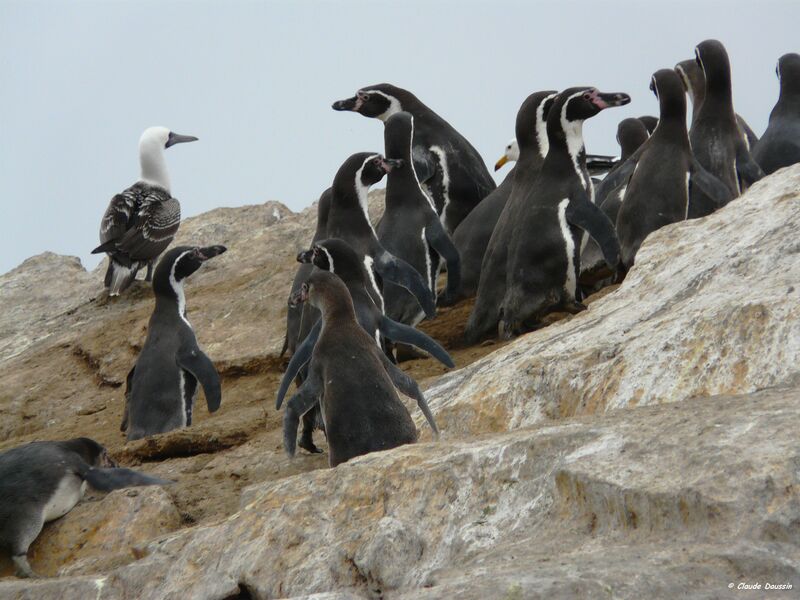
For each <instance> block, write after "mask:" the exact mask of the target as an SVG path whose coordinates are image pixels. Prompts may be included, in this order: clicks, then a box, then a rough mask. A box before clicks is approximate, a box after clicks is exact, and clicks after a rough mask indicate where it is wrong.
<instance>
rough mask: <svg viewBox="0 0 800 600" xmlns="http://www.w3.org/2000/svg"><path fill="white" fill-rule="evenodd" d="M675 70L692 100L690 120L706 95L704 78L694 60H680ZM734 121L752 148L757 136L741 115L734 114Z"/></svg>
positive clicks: (693, 118) (698, 112)
mask: <svg viewBox="0 0 800 600" xmlns="http://www.w3.org/2000/svg"><path fill="white" fill-rule="evenodd" d="M675 71H676V72H677V73H678V75H680V78H681V82H683V88H684V89H685V90H686V93H687V94H689V99H690V100H691V101H692V122H693V123H694V120H695V119H696V118H697V115H699V114H700V107H701V106H703V100H705V97H706V78H705V76H704V75H703V69H701V68H700V65H698V64H697V61H696V60H693V59H689V60H682V61H681V62H679V63H678V64H677V65H675ZM736 122H737V123H738V124H739V129H740V130H741V132H742V135H743V136H744V139H745V142H746V143H747V147H748V148H749V149H750V150H752V149H753V147H754V146H755V145H756V143H757V142H758V136H757V135H756V134H755V132H753V130H752V129H751V128H750V126H749V125H748V124H747V121H745V120H744V119H743V118H742V117H741V115H738V114H737V115H736Z"/></svg>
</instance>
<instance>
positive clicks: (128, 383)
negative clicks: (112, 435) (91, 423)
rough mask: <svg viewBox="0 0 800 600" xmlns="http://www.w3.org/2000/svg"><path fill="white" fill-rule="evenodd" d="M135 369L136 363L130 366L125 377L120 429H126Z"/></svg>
mask: <svg viewBox="0 0 800 600" xmlns="http://www.w3.org/2000/svg"><path fill="white" fill-rule="evenodd" d="M134 371H136V365H133V366H132V367H131V370H130V371H128V376H127V377H126V378H125V404H124V405H123V407H122V423H120V426H119V430H120V431H128V405H129V403H130V401H131V388H132V387H133V373H134Z"/></svg>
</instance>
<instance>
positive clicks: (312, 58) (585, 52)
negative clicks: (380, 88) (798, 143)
mask: <svg viewBox="0 0 800 600" xmlns="http://www.w3.org/2000/svg"><path fill="white" fill-rule="evenodd" d="M798 22H800V2H797V1H796V0H785V1H782V2H781V1H777V0H776V1H770V2H767V1H763V0H760V1H758V2H755V1H751V2H735V1H723V2H701V1H694V2H670V1H667V0H664V1H660V2H649V1H647V2H645V1H641V2H615V1H612V0H606V1H605V2H597V1H593V2H577V1H576V2H552V3H550V2H548V3H533V2H503V1H501V0H491V1H486V2H465V1H464V0H461V1H457V2H434V1H432V0H422V1H408V0H405V1H400V0H395V1H392V2H382V1H369V2H343V1H338V2H313V3H312V2H299V1H293V2H237V1H230V0H228V1H219V2H163V1H160V2H141V1H136V2H134V1H126V2H119V1H113V2H112V1H103V2H89V1H78V2H69V3H67V2H55V1H50V2H36V1H25V2H17V1H8V0H0V134H1V136H2V137H0V193H1V194H2V201H1V202H2V204H1V206H2V223H3V235H2V237H1V238H0V272H5V271H7V270H9V269H11V268H13V267H14V266H16V265H17V264H19V263H20V262H21V261H22V260H24V259H25V258H27V257H28V256H31V255H33V254H37V253H39V252H43V251H44V250H52V251H55V252H59V253H62V254H71V255H77V256H80V257H81V259H82V260H83V262H84V265H86V266H88V267H93V266H94V265H95V264H96V263H97V260H98V259H97V257H90V255H89V251H90V250H91V249H92V248H93V247H94V246H96V245H97V243H98V238H97V230H98V224H99V221H100V218H101V216H102V214H103V211H104V210H105V208H106V205H107V203H108V200H109V199H110V198H111V196H112V195H113V194H115V193H117V192H119V191H121V190H123V189H124V188H125V187H127V186H128V185H130V184H132V183H133V182H134V181H135V180H136V179H137V177H138V173H139V165H138V154H137V143H138V139H139V135H140V134H141V132H142V131H143V130H144V129H145V128H146V127H147V126H150V125H164V126H166V127H169V128H170V129H172V130H173V131H176V132H178V133H185V134H192V135H196V136H198V137H199V138H200V141H199V142H196V143H194V144H187V145H179V146H176V147H174V148H171V149H170V150H168V151H167V162H168V165H169V169H170V176H171V179H172V192H173V194H174V195H175V196H176V197H177V198H178V199H179V200H180V201H181V206H182V209H183V214H184V216H185V217H187V216H191V215H195V214H198V213H201V212H204V211H207V210H209V209H211V208H214V207H217V206H236V205H241V204H253V203H259V202H264V201H266V200H271V199H274V200H280V201H282V202H283V203H285V204H286V205H288V206H289V207H290V208H292V209H293V210H298V209H300V208H303V207H305V206H307V205H308V204H310V203H311V202H313V201H314V200H315V199H316V198H317V196H318V195H319V193H320V192H321V191H322V190H323V189H324V188H326V187H327V186H328V185H330V182H331V180H332V178H333V175H334V173H335V172H336V169H337V168H338V166H339V165H340V164H341V162H342V161H343V160H344V159H345V158H346V157H347V156H349V155H350V154H351V153H353V152H357V151H362V150H378V151H382V149H383V128H382V126H381V124H380V122H378V121H375V120H372V119H365V118H363V117H361V116H359V115H355V114H350V113H336V112H334V111H333V110H331V108H330V104H331V102H332V101H333V100H336V99H339V98H344V97H347V96H351V95H352V94H353V93H354V92H355V90H356V89H357V88H359V87H361V86H364V85H368V84H373V83H380V82H390V83H394V84H396V85H399V86H401V87H405V88H407V89H409V90H411V91H413V92H414V93H415V94H416V95H417V96H418V97H419V98H420V99H421V100H422V101H423V102H425V103H426V104H428V106H430V107H431V108H432V109H434V110H435V111H437V112H438V113H439V114H440V115H442V116H443V117H444V118H446V119H447V120H448V121H449V122H450V123H451V124H452V125H453V126H455V127H456V128H457V129H458V130H459V131H461V132H462V133H463V134H464V135H465V136H466V137H467V138H468V139H469V140H470V141H471V142H472V143H473V144H474V145H475V147H476V148H477V149H478V151H479V152H480V153H481V154H482V155H483V157H484V160H485V161H486V163H487V164H489V165H492V164H494V161H495V160H496V159H497V158H498V157H499V155H500V153H501V152H502V149H503V147H504V145H505V144H506V142H507V141H508V139H509V138H510V137H512V136H513V132H514V129H513V128H514V118H515V115H516V111H517V109H518V108H519V105H520V103H521V102H522V100H523V99H524V98H525V97H526V96H527V95H528V94H529V93H531V92H533V91H536V90H541V89H551V88H552V89H563V88H566V87H569V86H572V85H584V84H589V85H596V86H597V87H598V88H599V89H600V90H602V91H614V92H617V91H619V92H627V93H629V94H630V95H631V96H632V98H633V101H632V103H631V104H630V105H629V106H626V107H623V108H621V109H613V110H609V111H606V112H604V113H601V114H600V115H599V116H598V117H596V118H595V119H592V120H591V121H589V122H588V123H587V125H586V128H585V136H586V140H587V144H586V145H587V149H588V151H589V152H595V153H615V152H616V150H617V146H616V143H615V141H614V135H615V131H616V124H617V122H618V121H619V120H621V119H623V118H625V117H627V116H639V115H642V114H656V115H657V114H658V112H657V104H656V100H655V98H654V97H653V96H652V94H651V93H650V91H649V90H648V84H649V79H650V75H651V74H652V73H653V72H654V71H655V70H657V69H659V68H663V67H671V66H673V65H674V64H675V63H676V62H678V61H680V60H683V59H685V58H691V57H692V55H693V48H694V45H695V44H696V43H698V42H700V41H701V40H703V39H706V38H711V37H714V38H718V39H720V40H722V41H723V42H724V43H725V45H726V46H727V48H728V52H729V54H730V57H731V62H732V68H733V84H734V102H735V105H736V110H737V111H738V112H739V113H740V114H742V115H743V116H744V117H745V118H746V119H747V120H748V121H749V123H750V125H751V126H752V127H753V129H754V130H755V131H756V133H758V134H761V133H762V132H763V130H764V128H765V126H766V123H767V118H768V116H769V111H770V110H771V108H772V106H773V104H774V103H775V100H776V98H777V92H778V83H777V79H776V77H775V72H774V68H775V63H776V61H777V58H778V57H779V56H780V55H781V54H784V53H786V52H797V51H800V47H798V43H800V38H798V36H797V24H798ZM503 175H505V171H502V172H501V174H500V175H499V177H502V176H503Z"/></svg>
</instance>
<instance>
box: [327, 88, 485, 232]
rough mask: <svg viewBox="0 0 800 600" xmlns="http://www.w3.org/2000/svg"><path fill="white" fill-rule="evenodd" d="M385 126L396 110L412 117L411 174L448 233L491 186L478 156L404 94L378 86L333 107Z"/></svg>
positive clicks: (413, 98) (360, 92) (437, 118)
mask: <svg viewBox="0 0 800 600" xmlns="http://www.w3.org/2000/svg"><path fill="white" fill-rule="evenodd" d="M333 110H338V111H352V112H357V113H359V114H361V115H364V116H365V117H371V118H376V119H380V120H381V121H383V122H384V123H385V122H386V121H387V120H388V119H389V117H391V116H392V115H393V114H395V113H398V112H400V111H405V112H408V113H411V115H412V116H413V117H414V153H413V154H414V169H415V171H416V174H417V177H418V178H419V181H420V182H422V183H423V184H424V185H425V186H426V188H427V191H428V193H429V195H430V196H431V198H433V201H434V204H435V205H436V210H437V212H438V213H439V215H440V216H441V219H442V223H443V224H444V228H445V229H446V230H447V232H448V233H452V232H454V231H455V229H456V227H458V224H459V223H461V221H462V220H464V217H466V216H467V215H468V214H469V212H470V211H471V210H472V209H473V208H475V206H476V205H477V204H478V203H479V202H480V201H481V200H483V198H485V197H486V196H487V195H488V194H489V192H491V191H492V190H493V189H494V188H495V187H496V185H495V182H494V179H492V176H491V175H490V174H489V171H488V170H487V169H486V165H485V164H484V162H483V159H482V158H481V156H480V154H478V151H477V150H476V149H475V148H474V147H473V146H472V144H470V143H469V142H468V141H467V140H466V138H464V136H462V135H461V134H460V133H459V132H458V131H456V130H455V129H454V128H453V127H452V126H451V125H450V124H449V123H448V122H447V121H445V120H444V119H443V118H442V117H440V116H439V115H437V114H436V113H435V112H433V111H432V110H431V109H430V108H428V107H427V106H425V105H424V104H423V103H422V102H420V100H419V99H418V98H417V97H416V96H415V95H414V94H412V93H411V92H409V91H408V90H404V89H402V88H399V87H396V86H393V85H390V84H388V83H381V84H378V85H370V86H368V87H365V88H361V89H360V90H358V92H356V95H355V96H353V97H352V98H347V99H346V100H338V101H336V102H334V103H333Z"/></svg>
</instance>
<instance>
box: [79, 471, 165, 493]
mask: <svg viewBox="0 0 800 600" xmlns="http://www.w3.org/2000/svg"><path fill="white" fill-rule="evenodd" d="M83 478H84V479H85V480H86V482H87V483H88V484H89V485H90V486H92V487H93V488H94V489H96V490H99V491H101V492H110V491H112V490H118V489H121V488H126V487H136V486H140V485H170V484H173V483H175V482H174V481H170V480H168V479H159V478H158V477H150V475H145V474H144V473H138V472H137V471H133V470H131V469H125V468H122V467H113V468H109V469H96V468H91V469H89V470H88V471H86V472H85V473H84V474H83Z"/></svg>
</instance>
